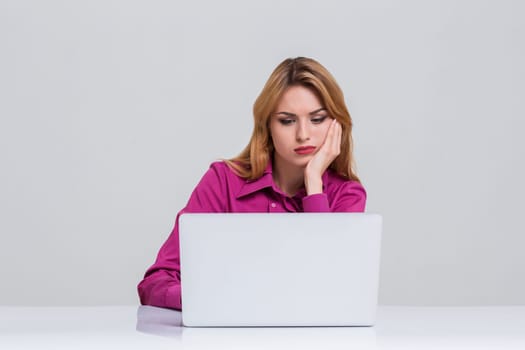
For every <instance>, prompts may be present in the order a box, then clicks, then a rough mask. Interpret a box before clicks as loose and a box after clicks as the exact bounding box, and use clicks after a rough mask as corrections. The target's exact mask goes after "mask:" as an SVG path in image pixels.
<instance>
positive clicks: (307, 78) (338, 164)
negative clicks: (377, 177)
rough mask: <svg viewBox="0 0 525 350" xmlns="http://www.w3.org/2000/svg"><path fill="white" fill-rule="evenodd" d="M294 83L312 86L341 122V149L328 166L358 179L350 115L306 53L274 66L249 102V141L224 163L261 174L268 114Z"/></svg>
mask: <svg viewBox="0 0 525 350" xmlns="http://www.w3.org/2000/svg"><path fill="white" fill-rule="evenodd" d="M297 85H300V86H304V87H307V88H310V89H313V90H314V91H315V92H316V93H317V95H318V96H319V97H320V99H321V102H322V104H323V107H324V108H326V110H327V111H328V114H329V115H330V116H331V117H332V118H335V119H337V121H338V122H339V123H341V126H342V140H341V153H340V154H339V155H338V156H337V158H335V160H334V161H333V162H332V164H330V168H331V169H332V170H334V171H335V172H336V173H337V174H338V175H340V176H341V177H343V178H345V179H348V180H354V181H358V182H359V178H358V177H357V175H356V174H355V170H354V169H355V165H354V157H353V154H352V153H353V152H352V151H353V140H352V119H351V117H350V113H349V112H348V108H346V104H345V101H344V96H343V92H342V90H341V88H340V87H339V85H338V84H337V82H336V81H335V79H334V77H333V76H332V75H331V74H330V72H328V70H327V69H326V68H325V67H323V66H322V65H321V64H320V63H319V62H317V61H315V60H313V59H311V58H306V57H296V58H287V59H285V60H284V61H283V62H281V63H280V64H279V65H278V66H277V67H276V68H275V70H274V71H273V72H272V74H271V75H270V78H268V81H267V82H266V84H265V85H264V88H263V89H262V91H261V93H260V94H259V97H257V100H255V103H254V105H253V118H254V127H253V133H252V137H251V139H250V142H249V143H248V145H247V146H246V147H245V148H244V150H243V151H242V152H241V153H240V154H239V155H238V156H237V157H235V158H232V159H228V160H225V161H226V163H227V164H228V166H229V167H230V168H231V169H232V170H233V171H235V173H237V174H238V175H239V176H240V177H242V178H245V179H250V180H255V179H258V178H259V177H261V176H262V174H263V172H264V170H265V169H266V166H267V165H268V161H269V160H270V159H271V157H272V156H273V143H272V141H271V138H270V130H269V127H268V124H269V120H270V116H271V115H272V113H274V112H275V108H276V106H277V104H278V102H279V100H280V98H281V96H282V94H283V93H284V91H285V90H286V89H287V88H289V87H290V86H297Z"/></svg>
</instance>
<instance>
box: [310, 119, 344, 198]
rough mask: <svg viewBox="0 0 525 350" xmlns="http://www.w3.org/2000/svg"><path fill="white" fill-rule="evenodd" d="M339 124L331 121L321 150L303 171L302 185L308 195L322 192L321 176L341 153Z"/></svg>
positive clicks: (340, 129)
mask: <svg viewBox="0 0 525 350" xmlns="http://www.w3.org/2000/svg"><path fill="white" fill-rule="evenodd" d="M341 135H342V128H341V124H339V122H338V121H337V120H335V119H334V120H332V124H331V125H330V127H329V128H328V132H327V134H326V138H325V140H324V142H323V145H322V146H321V148H320V149H319V150H318V151H317V153H315V155H314V156H313V158H312V159H310V161H309V162H308V164H307V165H306V168H305V170H304V185H305V187H306V193H307V194H308V195H311V194H315V193H322V192H323V180H322V178H321V177H322V175H323V173H324V172H325V171H326V169H328V167H329V166H330V164H332V162H333V161H334V159H335V158H336V157H337V156H338V155H339V153H341Z"/></svg>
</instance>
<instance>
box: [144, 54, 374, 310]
mask: <svg viewBox="0 0 525 350" xmlns="http://www.w3.org/2000/svg"><path fill="white" fill-rule="evenodd" d="M253 114H254V124H255V125H254V128H253V133H252V137H251V140H250V143H249V144H248V146H246V148H245V149H244V150H243V151H242V152H241V154H240V155H239V156H237V157H236V158H233V159H230V160H225V161H221V162H215V163H212V164H211V166H210V168H209V169H208V171H207V172H206V173H205V174H204V176H203V178H202V179H201V181H200V182H199V184H198V185H197V187H196V188H195V189H194V191H193V193H192V194H191V197H190V199H189V201H188V204H187V205H186V207H185V208H184V209H183V210H181V211H180V212H179V214H178V215H177V219H176V221H175V227H174V229H173V231H172V232H171V235H170V236H169V237H168V239H167V241H166V242H165V243H164V245H163V246H162V247H161V249H160V251H159V253H158V256H157V260H156V262H155V264H153V266H151V267H150V268H149V269H148V270H147V271H146V274H145V276H144V279H143V280H142V281H141V282H140V284H139V285H138V291H139V295H140V301H141V303H142V304H146V305H154V306H159V307H167V308H174V309H179V310H181V309H182V305H181V297H180V296H181V289H180V283H181V282H180V261H179V232H178V218H179V215H180V214H181V213H183V212H187V213H189V212H193V213H197V212H363V211H364V210H365V202H366V192H365V190H364V188H363V186H362V185H361V183H360V181H359V179H358V177H357V176H356V174H355V171H354V167H353V163H354V158H353V156H352V134H351V132H352V120H351V118H350V114H349V113H348V109H347V108H346V105H345V102H344V98H343V93H342V91H341V89H340V88H339V86H338V85H337V83H336V81H335V79H334V78H333V77H332V75H331V74H330V73H329V72H328V71H327V70H326V69H325V68H324V67H323V66H322V65H321V64H319V63H318V62H316V61H315V60H313V59H310V58H304V57H298V58H294V59H291V58H289V59H286V60H284V61H283V62H282V63H281V64H279V65H278V66H277V68H276V69H275V70H274V71H273V73H272V74H271V75H270V78H269V79H268V81H267V82H266V85H265V86H264V88H263V90H262V92H261V94H260V95H259V97H258V98H257V100H256V101H255V104H254V107H253Z"/></svg>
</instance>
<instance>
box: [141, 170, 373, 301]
mask: <svg viewBox="0 0 525 350" xmlns="http://www.w3.org/2000/svg"><path fill="white" fill-rule="evenodd" d="M322 179H323V193H319V194H314V195H310V196H307V195H306V191H305V190H304V189H301V190H300V191H299V192H298V193H297V194H296V195H295V196H293V197H288V196H287V195H286V194H284V193H283V192H282V191H281V190H279V189H278V188H277V186H276V185H275V183H274V181H273V177H272V166H271V162H270V163H269V164H268V166H267V168H266V170H265V171H264V173H263V175H262V176H261V177H260V178H259V179H257V180H245V179H242V178H241V177H239V176H237V175H236V174H235V173H234V172H233V171H232V170H231V169H230V168H229V167H228V166H227V165H226V163H224V162H215V163H212V164H211V166H210V168H209V169H208V171H207V172H206V174H204V176H203V177H202V179H201V181H200V182H199V184H198V185H197V187H196V188H195V189H194V190H193V193H192V194H191V197H190V199H189V201H188V204H187V205H186V207H185V208H184V209H182V210H181V211H180V212H179V213H178V214H177V218H176V220H175V227H174V228H173V231H172V232H171V234H170V236H169V237H168V239H167V240H166V242H165V243H164V244H163V245H162V247H161V248H160V251H159V253H158V255H157V260H156V261H155V264H153V265H152V266H151V267H150V268H149V269H148V270H147V271H146V274H145V275H144V279H143V280H142V281H141V282H140V283H139V285H138V292H139V296H140V301H141V303H142V304H143V305H153V306H159V307H167V308H173V309H179V310H181V309H182V303H181V292H180V285H181V281H180V260H179V228H178V222H179V216H180V214H182V213H213V212H226V213H229V212H237V213H239V212H241V213H242V212H252V213H253V212H257V213H258V212H264V213H277V212H363V211H364V210H365V203H366V192H365V189H364V188H363V186H361V184H360V183H359V182H356V181H348V180H345V179H343V178H341V177H340V176H338V175H337V174H335V173H334V172H333V171H331V170H328V171H326V172H325V173H324V174H323V177H322Z"/></svg>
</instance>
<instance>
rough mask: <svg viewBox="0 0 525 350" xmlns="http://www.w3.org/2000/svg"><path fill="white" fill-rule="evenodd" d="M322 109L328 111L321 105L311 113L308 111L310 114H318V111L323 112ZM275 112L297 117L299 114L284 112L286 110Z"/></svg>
mask: <svg viewBox="0 0 525 350" xmlns="http://www.w3.org/2000/svg"><path fill="white" fill-rule="evenodd" d="M322 111H326V108H324V107H321V108H319V109H316V110H315V111H312V112H310V113H308V114H309V115H314V114H317V113H319V112H322ZM275 114H276V115H277V114H284V115H285V116H287V117H297V114H294V113H290V112H284V111H282V112H276V113H275Z"/></svg>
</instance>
